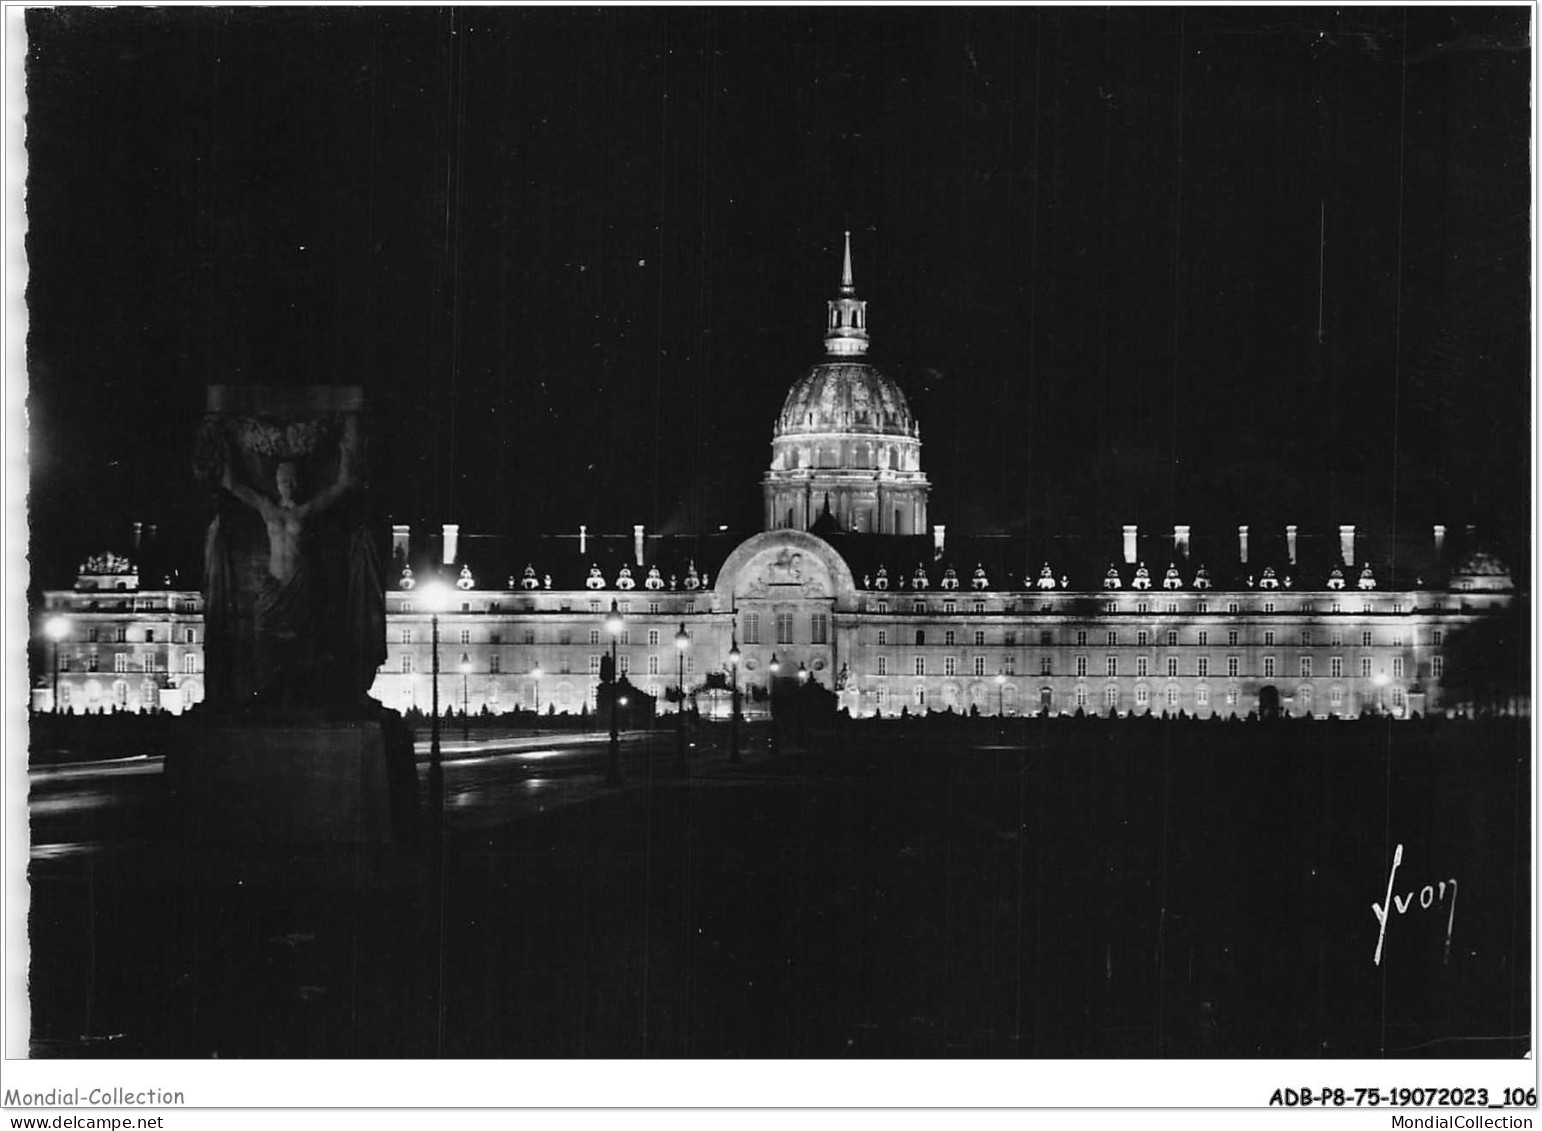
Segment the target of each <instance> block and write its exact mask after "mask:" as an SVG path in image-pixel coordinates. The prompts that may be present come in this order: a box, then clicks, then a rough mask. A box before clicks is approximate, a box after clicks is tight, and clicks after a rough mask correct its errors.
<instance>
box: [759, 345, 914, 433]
mask: <svg viewBox="0 0 1542 1131" xmlns="http://www.w3.org/2000/svg"><path fill="white" fill-rule="evenodd" d="M820 432H859V433H874V434H876V435H880V436H914V435H916V434H917V429H916V423H915V418H914V417H912V416H911V415H910V404H909V402H907V401H906V400H905V394H904V393H902V392H900V389H899V386H898V385H896V384H895V383H894V382H893V381H892V380H890V379H889V378H888V377H887V376H885V375H884V373H883V371H882V370H881V369H879V368H878V367H877V366H876V365H870V364H868V363H867V362H864V361H836V360H829V361H823V362H820V363H819V364H818V365H815V366H813V367H812V368H810V369H809V371H808V372H807V373H805V374H804V375H803V376H802V377H800V378H798V380H797V382H796V383H794V385H793V387H792V388H791V389H789V390H788V391H787V400H786V401H785V402H784V403H783V405H782V413H781V415H780V416H778V417H777V418H776V435H777V436H779V437H780V436H790V435H800V434H810V433H820Z"/></svg>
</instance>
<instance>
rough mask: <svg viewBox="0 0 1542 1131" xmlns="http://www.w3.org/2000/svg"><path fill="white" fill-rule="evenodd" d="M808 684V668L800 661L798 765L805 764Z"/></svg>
mask: <svg viewBox="0 0 1542 1131" xmlns="http://www.w3.org/2000/svg"><path fill="white" fill-rule="evenodd" d="M807 684H808V669H807V668H806V667H804V666H803V661H802V660H799V661H798V765H799V766H800V767H801V766H802V765H803V745H804V742H805V741H806V740H807V734H808V732H807V731H806V730H805V729H804V725H803V689H804V687H805V686H806V685H807Z"/></svg>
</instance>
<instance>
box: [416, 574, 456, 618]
mask: <svg viewBox="0 0 1542 1131" xmlns="http://www.w3.org/2000/svg"><path fill="white" fill-rule="evenodd" d="M418 600H419V601H421V602H422V603H423V607H424V608H425V609H427V610H428V611H429V612H430V613H432V614H433V615H434V616H438V615H439V614H440V613H442V612H444V611H445V610H446V609H448V608H449V607H450V587H449V586H448V585H446V584H445V583H444V582H443V581H441V580H440V579H439V578H437V577H431V578H429V579H428V580H427V581H425V582H424V583H423V584H422V585H420V586H419V587H418Z"/></svg>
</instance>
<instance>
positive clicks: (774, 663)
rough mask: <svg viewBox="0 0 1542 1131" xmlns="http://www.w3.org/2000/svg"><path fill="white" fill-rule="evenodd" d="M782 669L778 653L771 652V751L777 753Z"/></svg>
mask: <svg viewBox="0 0 1542 1131" xmlns="http://www.w3.org/2000/svg"><path fill="white" fill-rule="evenodd" d="M781 670H782V664H781V661H780V660H778V659H777V658H776V653H775V652H772V653H771V684H770V690H771V753H773V754H775V753H776V726H777V721H776V677H777V675H778V674H780V672H781Z"/></svg>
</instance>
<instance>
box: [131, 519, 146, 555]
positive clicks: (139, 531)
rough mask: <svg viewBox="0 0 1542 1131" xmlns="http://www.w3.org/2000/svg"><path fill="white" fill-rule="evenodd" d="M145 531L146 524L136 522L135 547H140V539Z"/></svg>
mask: <svg viewBox="0 0 1542 1131" xmlns="http://www.w3.org/2000/svg"><path fill="white" fill-rule="evenodd" d="M144 532H145V524H144V523H142V522H136V523H135V524H134V549H136V550H137V549H139V541H140V538H141V537H142V536H143V535H144Z"/></svg>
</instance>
